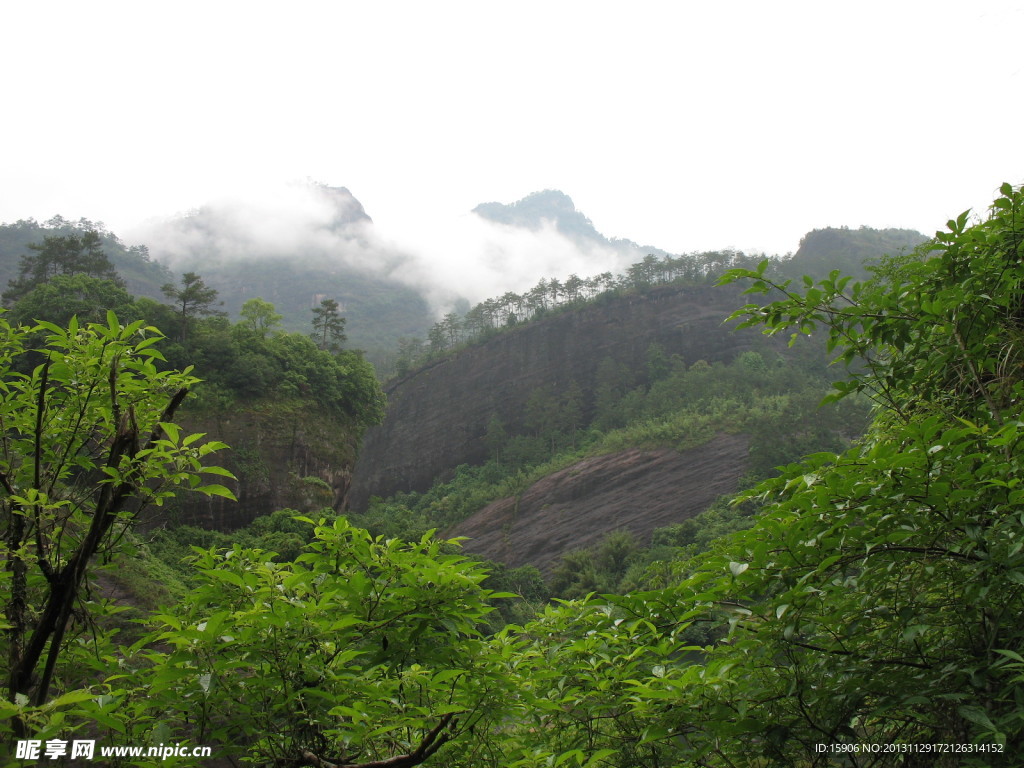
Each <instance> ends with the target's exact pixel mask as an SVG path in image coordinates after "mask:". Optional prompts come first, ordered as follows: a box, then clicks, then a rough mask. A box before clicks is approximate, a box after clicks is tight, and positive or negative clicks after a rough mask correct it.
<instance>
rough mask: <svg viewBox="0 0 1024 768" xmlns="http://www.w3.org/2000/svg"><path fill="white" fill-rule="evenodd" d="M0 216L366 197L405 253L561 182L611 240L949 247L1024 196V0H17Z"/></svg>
mask: <svg viewBox="0 0 1024 768" xmlns="http://www.w3.org/2000/svg"><path fill="white" fill-rule="evenodd" d="M0 23H2V25H3V27H4V28H5V31H6V32H5V35H4V44H3V46H2V47H0V71H2V72H3V75H2V77H3V89H2V91H0V98H2V99H3V105H4V108H3V111H2V119H0V138H2V151H0V221H5V222H12V221H14V220H17V219H20V218H28V217H34V218H37V219H40V220H43V219H46V218H49V217H50V216H52V215H54V214H57V213H59V214H61V215H63V216H65V217H67V218H72V219H77V218H79V217H86V218H91V219H94V220H101V221H104V222H105V223H106V224H107V225H108V227H110V228H111V229H112V230H113V231H114V232H116V233H118V234H122V235H123V234H124V233H125V232H129V231H132V229H133V227H134V226H135V225H137V224H138V223H139V222H141V221H143V220H145V219H149V218H152V217H162V216H169V215H172V214H174V213H176V212H179V211H184V210H187V209H189V208H193V207H196V206H199V205H201V204H203V203H205V202H207V201H208V200H211V199H216V198H217V197H219V196H223V195H225V194H228V193H235V194H237V193H238V190H240V189H242V190H244V189H245V188H247V187H250V186H253V185H256V184H258V185H260V186H261V187H266V185H267V184H268V183H276V182H277V181H281V180H295V179H304V178H312V179H314V180H316V181H319V182H323V183H326V184H328V185H333V186H347V187H348V188H349V189H350V190H351V191H352V193H353V194H354V195H355V196H356V197H357V198H358V199H359V200H360V201H361V202H362V203H363V205H364V206H365V208H366V211H367V213H369V215H370V216H371V217H373V219H374V220H375V222H376V224H377V225H378V228H379V229H381V230H382V231H384V232H385V233H389V234H391V235H393V236H395V237H399V238H402V239H405V240H407V239H408V238H409V237H410V234H411V233H415V232H417V231H419V229H420V228H422V229H423V230H424V231H425V230H426V229H427V228H428V226H429V223H430V222H437V221H441V220H447V219H454V218H457V217H459V216H464V215H465V214H466V212H467V211H469V210H470V209H471V208H473V207H474V206H475V205H476V204H478V203H480V202H484V201H490V200H497V201H501V202H512V201H514V200H516V199H519V198H521V197H524V196H525V195H527V194H529V193H530V192H533V191H536V190H540V189H545V188H557V189H560V190H562V191H564V192H566V193H567V194H569V195H570V196H571V197H572V198H573V200H574V201H575V203H576V206H577V208H578V209H579V210H581V211H583V212H584V213H585V214H586V215H587V216H589V217H590V218H591V219H592V221H593V223H594V225H595V226H596V227H597V229H598V230H600V231H601V232H602V233H604V234H605V235H607V236H609V237H620V238H629V239H632V240H635V241H637V242H639V243H642V244H650V245H655V246H658V247H661V248H664V249H666V250H669V251H672V252H686V251H693V250H700V249H712V248H724V247H734V248H739V249H744V250H763V251H767V252H769V253H785V252H787V251H791V250H795V249H796V247H797V245H798V243H799V239H800V237H801V236H802V235H803V234H804V233H805V232H807V231H809V230H811V229H814V228H820V227H825V226H840V225H847V226H850V227H857V226H860V225H862V224H863V225H867V226H872V227H890V226H899V227H910V228H916V229H920V230H922V231H924V232H926V233H927V234H931V233H932V232H933V231H934V230H935V229H936V228H937V227H940V226H941V225H942V224H943V223H944V222H945V220H946V219H948V218H950V217H951V216H954V215H956V214H957V213H959V212H960V211H961V210H964V209H966V208H969V207H974V208H979V209H984V207H985V205H986V204H987V203H989V202H991V199H992V197H993V194H994V192H995V190H996V189H997V188H998V186H999V184H1000V182H1002V181H1010V182H1013V183H1021V182H1022V181H1024V144H1022V142H1021V141H1020V135H1021V126H1022V125H1024V55H1022V53H1021V46H1020V41H1021V39H1022V38H1024V3H1022V2H1019V1H1018V2H998V1H995V0H991V1H990V0H971V2H966V1H962V2H936V1H935V0H928V1H922V2H901V1H900V0H884V1H883V2H874V1H872V0H868V1H864V0H861V1H860V2H856V3H854V2H849V3H831V2H820V0H815V1H814V2H785V1H782V0H777V1H776V2H763V1H759V2H700V3H696V2H683V1H682V0H679V1H677V2H667V1H658V2H643V0H637V1H636V2H630V3H626V2H622V1H621V0H620V1H619V2H614V3H613V2H599V1H595V0H588V1H587V2H559V0H544V2H534V1H533V0H515V2H505V1H502V2H483V1H481V0H474V1H473V2H446V1H445V0H436V2H431V3H427V2H390V3H389V2H366V1H364V2H342V1H340V0H336V1H335V2H301V0H300V1H297V2H289V3H285V2H278V3H272V4H269V3H258V2H244V3H234V2H219V1H218V2H214V1H211V0H204V1H203V2H190V1H188V0H176V2H173V3H171V2H137V1H135V0H133V1H132V2H105V1H103V0H96V1H95V2H80V1H76V2H45V1H40V2H32V3H29V2H18V3H14V2H9V3H4V4H3V6H2V7H0Z"/></svg>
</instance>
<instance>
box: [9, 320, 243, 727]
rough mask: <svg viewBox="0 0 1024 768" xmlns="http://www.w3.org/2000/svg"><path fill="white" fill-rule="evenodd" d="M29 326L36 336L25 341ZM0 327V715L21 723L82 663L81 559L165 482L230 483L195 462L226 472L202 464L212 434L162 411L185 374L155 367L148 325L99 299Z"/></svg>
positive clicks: (159, 499) (110, 538)
mask: <svg viewBox="0 0 1024 768" xmlns="http://www.w3.org/2000/svg"><path fill="white" fill-rule="evenodd" d="M39 336H43V337H44V346H43V347H42V348H39V349H35V348H32V347H30V346H29V345H28V342H29V341H30V340H32V339H35V338H37V337H39ZM0 337H2V342H0V418H2V420H3V425H4V429H3V432H2V433H0V535H2V541H0V547H2V554H0V559H2V560H3V562H4V568H3V571H2V573H0V580H2V581H0V583H2V585H3V589H2V590H0V593H2V594H3V595H4V597H3V606H4V620H5V621H4V638H3V675H4V676H3V686H4V690H5V693H6V695H7V700H8V702H10V703H9V705H7V708H6V709H5V710H3V711H0V718H3V717H13V718H14V720H13V722H14V725H15V730H16V731H18V732H20V731H23V729H24V727H25V723H26V722H27V720H31V719H32V717H33V715H32V711H33V710H32V708H33V707H34V708H37V710H38V711H45V710H46V709H47V707H52V705H50V704H48V702H49V701H50V695H51V691H52V689H53V688H55V687H56V688H58V689H64V688H65V686H67V685H68V684H69V683H70V682H72V681H73V677H72V678H70V679H69V678H66V677H65V676H64V675H65V672H68V673H69V674H71V675H74V674H75V673H76V671H75V663H76V661H77V662H78V663H81V659H80V658H77V656H78V652H79V650H80V648H79V647H78V643H77V641H78V639H79V637H80V635H81V634H82V633H83V632H84V631H86V630H87V628H88V623H89V621H90V619H89V606H88V604H87V603H86V601H85V590H86V585H87V580H88V574H89V571H90V567H91V563H92V559H93V558H94V557H95V556H97V555H106V554H108V553H109V552H110V551H112V550H113V549H114V548H116V547H117V544H118V542H119V541H120V539H121V537H122V535H123V532H124V531H125V530H126V529H128V528H130V526H131V525H132V524H133V523H134V521H135V520H136V519H137V517H138V515H139V513H140V512H141V511H142V510H143V509H144V508H146V507H147V506H148V505H151V504H156V505H159V504H161V503H163V501H164V500H165V499H167V498H168V497H169V495H171V494H172V493H173V490H174V489H175V488H177V487H181V486H183V487H185V488H190V489H192V490H196V491H199V492H202V493H206V494H216V495H222V496H228V497H230V496H231V493H230V491H228V489H226V488H225V487H223V486H221V485H217V484H211V485H203V484H202V482H203V481H202V476H203V475H204V474H221V475H222V474H227V473H226V472H224V471H223V470H221V469H219V468H217V467H213V466H206V465H205V464H204V459H205V457H207V456H208V455H209V454H211V453H212V452H214V451H217V450H218V449H220V448H221V447H222V445H221V444H220V443H217V442H202V441H201V440H200V438H202V437H203V436H202V435H184V434H182V432H181V430H180V428H179V427H177V426H176V425H175V424H174V423H173V421H172V419H173V417H174V414H175V411H176V410H177V408H178V406H179V405H180V404H181V402H182V400H183V399H184V398H185V396H186V394H187V393H188V389H189V387H191V386H192V385H194V384H195V383H196V379H195V378H194V377H192V376H191V375H189V373H188V372H187V371H186V372H184V373H179V372H175V371H161V370H159V369H158V367H157V365H156V361H158V360H159V359H160V353H159V352H158V351H157V350H156V348H155V347H154V344H155V343H156V342H158V341H159V340H160V339H161V336H160V334H159V332H157V331H156V329H154V328H151V327H147V326H145V325H144V324H143V323H142V322H141V321H138V322H135V323H131V324H129V325H127V326H121V325H120V324H119V323H118V321H117V318H116V316H115V315H114V313H112V312H111V313H108V316H107V323H106V324H105V325H104V324H92V325H89V326H86V327H81V326H79V324H78V323H77V321H76V320H72V321H71V323H70V325H69V326H68V327H67V328H66V329H65V328H61V327H59V326H57V325H54V324H52V323H41V324H39V325H38V326H35V327H31V328H29V327H12V326H11V325H10V324H8V323H7V321H6V320H4V319H2V318H0ZM25 361H31V363H32V364H31V365H26V364H25ZM18 369H21V370H30V371H31V373H20V372H18ZM69 654H70V656H71V661H70V662H68V664H67V665H64V666H62V664H61V662H62V660H63V659H64V657H65V656H67V655H69ZM71 687H74V685H71ZM66 701H69V700H66Z"/></svg>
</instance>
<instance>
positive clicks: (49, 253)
mask: <svg viewBox="0 0 1024 768" xmlns="http://www.w3.org/2000/svg"><path fill="white" fill-rule="evenodd" d="M28 248H29V250H30V251H32V253H30V254H26V255H24V256H22V258H21V265H20V274H19V275H18V277H17V279H15V280H11V281H10V282H9V284H8V288H7V290H6V291H4V294H3V299H4V301H5V302H6V303H7V304H8V305H10V304H11V303H13V302H16V301H17V300H18V299H20V298H21V297H22V296H24V295H25V294H26V293H28V292H29V291H31V290H32V289H33V288H36V287H38V286H40V285H42V284H43V283H45V282H46V281H47V280H49V279H50V278H52V277H56V276H57V275H85V276H87V277H93V278H97V279H99V280H108V281H110V282H112V283H114V285H116V286H117V287H119V288H124V280H122V279H121V278H120V277H119V276H118V274H117V270H115V269H114V265H113V264H111V263H110V259H108V258H107V256H106V254H105V253H104V252H103V241H102V240H101V238H100V235H99V233H98V232H96V231H95V230H88V231H86V232H82V233H81V234H73V235H47V236H44V237H43V242H42V243H38V244H31V245H29V246H28Z"/></svg>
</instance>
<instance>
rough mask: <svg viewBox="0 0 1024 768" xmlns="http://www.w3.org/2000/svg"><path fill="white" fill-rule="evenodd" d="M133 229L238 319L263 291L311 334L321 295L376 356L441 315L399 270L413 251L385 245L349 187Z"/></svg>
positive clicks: (296, 191)
mask: <svg viewBox="0 0 1024 768" xmlns="http://www.w3.org/2000/svg"><path fill="white" fill-rule="evenodd" d="M134 236H135V237H136V238H139V239H142V241H143V242H145V243H146V244H147V245H148V247H149V249H150V252H151V253H152V254H153V256H154V257H155V258H157V259H159V260H160V261H161V262H163V263H166V264H168V265H169V266H170V267H171V268H172V269H173V270H174V272H175V273H178V274H180V273H184V272H189V271H192V272H197V273H199V274H200V275H201V276H202V278H203V280H204V281H205V282H206V284H207V285H209V286H211V287H213V288H215V289H216V290H217V291H218V293H219V298H220V299H221V300H222V301H223V309H224V310H225V311H227V312H228V313H229V314H230V315H232V316H234V317H237V316H238V312H239V310H240V309H241V306H242V304H244V303H245V302H246V301H247V300H248V299H251V298H255V297H260V298H263V299H265V300H267V301H269V302H271V303H272V304H274V306H275V308H276V309H277V311H278V312H279V313H280V314H281V315H282V316H283V318H284V319H283V325H284V327H285V328H287V329H289V330H293V331H304V330H307V329H308V328H309V326H310V321H311V319H312V315H311V310H312V309H313V308H314V307H316V306H318V305H319V303H320V301H322V300H323V299H334V300H336V301H338V303H339V305H340V306H341V309H342V311H343V313H344V316H345V318H346V333H347V334H348V337H349V343H348V346H350V347H353V348H359V349H365V350H367V352H368V356H369V357H370V358H371V359H373V358H374V357H377V356H380V355H382V354H384V351H385V350H387V349H390V348H393V347H394V346H395V345H396V344H397V341H398V339H399V338H400V337H403V336H413V335H422V334H423V333H425V329H426V328H427V327H428V326H429V325H430V323H431V322H432V321H433V317H432V313H431V310H430V308H429V307H428V305H427V302H426V300H425V299H424V297H423V296H422V295H421V293H420V292H419V291H417V290H415V289H414V288H411V287H409V286H408V285H406V284H404V283H402V282H400V281H398V280H396V279H394V278H392V277H391V275H392V274H394V273H395V272H396V271H397V270H398V269H400V267H401V266H402V264H403V263H404V262H405V261H406V260H407V259H408V256H407V255H406V254H403V253H400V252H398V251H397V250H395V249H394V248H392V247H390V246H388V245H387V244H385V243H382V242H380V240H379V238H378V236H377V234H376V232H375V230H374V228H373V220H372V219H371V218H370V217H369V216H368V215H367V213H366V211H365V210H364V208H363V206H362V204H361V203H360V202H359V201H358V200H357V199H356V198H355V197H354V196H353V195H352V193H351V192H350V191H349V190H348V189H346V188H345V187H328V186H324V185H320V184H302V185H293V186H291V187H288V188H287V189H285V190H283V191H281V192H279V193H277V194H275V195H273V196H268V197H267V198H266V199H262V200H261V199H259V198H258V197H257V198H255V199H253V200H245V201H240V200H224V201H219V202H215V203H209V204H207V205H204V206H203V207H201V208H198V209H196V210H195V211H192V212H191V213H189V214H188V215H186V216H182V217H178V218H174V219H169V220H166V221H162V222H156V223H151V224H149V225H148V226H147V227H145V228H144V229H142V230H140V231H138V232H136V233H134Z"/></svg>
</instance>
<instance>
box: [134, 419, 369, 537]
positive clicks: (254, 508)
mask: <svg viewBox="0 0 1024 768" xmlns="http://www.w3.org/2000/svg"><path fill="white" fill-rule="evenodd" d="M180 422H181V424H182V428H183V429H184V430H188V431H189V432H205V433H207V434H209V435H210V437H211V438H215V439H217V440H219V441H221V442H224V443H226V444H227V445H228V448H227V449H226V450H224V451H221V452H218V453H215V454H212V455H211V456H210V457H209V458H208V459H207V463H210V464H215V465H217V466H221V467H224V468H225V469H228V470H230V471H231V472H232V473H233V474H234V475H235V477H236V478H237V479H236V480H234V481H232V480H229V479H227V478H221V477H213V476H210V477H208V481H209V482H216V483H222V484H223V485H226V486H228V487H229V488H231V490H232V492H234V494H235V496H236V497H237V499H238V502H237V503H236V502H232V501H229V500H227V499H224V498H222V497H220V496H210V497H207V496H202V495H200V494H195V493H180V494H179V495H178V497H177V498H176V499H175V500H174V501H173V502H172V503H171V505H170V507H169V508H168V509H167V510H162V509H158V510H155V513H154V515H152V516H150V519H149V520H147V521H146V522H147V523H148V524H150V525H152V524H154V523H159V522H163V521H167V520H173V521H174V522H180V523H187V524H190V525H197V526H201V527H203V528H212V529H214V530H220V531H231V530H234V529H236V528H240V527H242V526H245V525H248V524H249V523H251V522H252V520H253V519H254V518H256V517H258V516H260V515H269V514H270V513H272V512H274V511H276V510H278V509H296V510H299V511H303V512H305V511H315V510H319V509H323V508H324V507H333V508H335V509H339V508H341V507H343V506H344V504H345V496H346V494H347V493H348V490H349V485H350V483H351V476H352V464H353V461H354V457H355V450H354V446H353V443H352V437H351V431H350V430H349V429H347V428H346V426H345V425H344V424H342V423H341V422H340V421H339V420H338V419H336V418H334V417H332V416H331V415H330V414H329V413H327V412H325V411H324V410H323V409H322V408H320V407H319V406H317V405H316V404H314V403H309V404H288V403H274V404H269V405H266V406H264V407H256V406H254V407H248V408H243V409H238V410H229V411H222V412H220V413H216V414H204V415H202V416H200V415H198V414H195V413H191V414H188V413H187V414H185V415H184V416H183V417H182V418H181V419H180Z"/></svg>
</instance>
